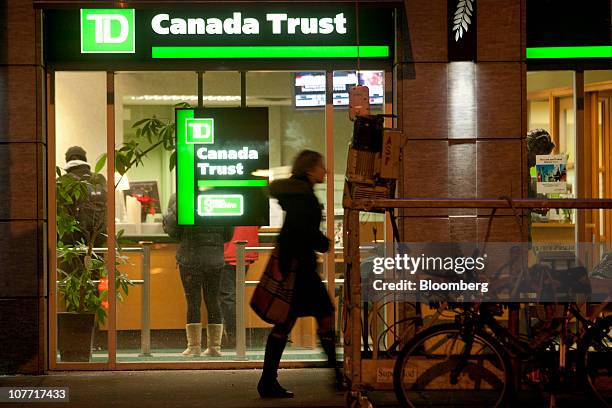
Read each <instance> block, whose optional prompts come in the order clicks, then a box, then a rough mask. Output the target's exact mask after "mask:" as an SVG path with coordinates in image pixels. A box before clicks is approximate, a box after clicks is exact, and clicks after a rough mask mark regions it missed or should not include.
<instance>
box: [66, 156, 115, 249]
mask: <svg viewBox="0 0 612 408" xmlns="http://www.w3.org/2000/svg"><path fill="white" fill-rule="evenodd" d="M66 174H67V175H69V176H71V177H74V178H76V179H77V180H80V181H83V182H87V183H88V184H87V195H85V196H81V198H80V199H79V200H77V201H76V202H75V203H74V205H73V206H72V211H71V212H72V213H73V215H74V217H75V218H76V219H77V221H78V222H79V231H77V232H75V233H73V234H72V235H71V236H67V237H65V238H64V241H66V242H65V243H73V244H74V243H77V242H79V241H83V242H84V243H85V244H86V245H87V244H89V241H90V239H91V237H93V239H94V242H93V244H94V246H96V247H103V246H105V245H106V238H105V235H106V219H107V215H106V214H107V210H106V196H107V193H106V179H105V178H104V176H103V175H101V174H93V173H92V172H91V168H90V167H89V164H87V163H85V162H76V161H71V162H68V163H67V168H66Z"/></svg>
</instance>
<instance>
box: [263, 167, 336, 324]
mask: <svg viewBox="0 0 612 408" xmlns="http://www.w3.org/2000/svg"><path fill="white" fill-rule="evenodd" d="M270 195H271V196H272V197H274V198H276V199H277V200H278V203H279V205H280V206H281V207H282V209H283V210H285V212H286V214H285V222H284V223H283V227H282V229H281V232H280V235H279V237H278V244H277V245H278V248H279V260H280V266H281V270H287V267H288V265H290V262H291V260H292V259H295V260H297V263H298V265H299V266H298V270H297V273H296V282H295V292H294V296H293V303H292V306H291V313H292V314H294V315H295V316H325V315H329V314H331V313H333V310H334V308H333V305H332V303H331V300H330V298H329V295H328V293H327V289H326V288H325V285H323V283H322V282H321V278H320V277H319V275H318V274H317V256H316V253H315V252H327V251H328V249H329V239H328V238H327V237H326V236H325V235H323V233H321V231H320V230H319V225H320V224H321V204H320V203H319V200H318V199H317V197H316V196H315V194H314V190H313V187H312V185H311V184H310V183H309V182H308V180H305V179H302V178H298V177H291V178H288V179H283V180H277V181H274V182H273V183H272V184H271V185H270Z"/></svg>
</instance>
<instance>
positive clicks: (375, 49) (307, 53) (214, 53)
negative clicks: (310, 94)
mask: <svg viewBox="0 0 612 408" xmlns="http://www.w3.org/2000/svg"><path fill="white" fill-rule="evenodd" d="M152 57H153V58H217V59H219V58H357V57H360V58H372V57H379V58H387V57H389V47H388V46H386V45H362V46H356V45H336V46H334V45H327V46H326V45H302V46H296V45H294V46H281V45H278V46H269V47H266V46H249V47H239V46H234V47H153V49H152Z"/></svg>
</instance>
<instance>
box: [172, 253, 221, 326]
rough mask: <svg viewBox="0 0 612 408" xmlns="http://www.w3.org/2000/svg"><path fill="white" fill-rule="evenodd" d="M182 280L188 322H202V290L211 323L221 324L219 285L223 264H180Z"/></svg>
mask: <svg viewBox="0 0 612 408" xmlns="http://www.w3.org/2000/svg"><path fill="white" fill-rule="evenodd" d="M179 271H180V273H181V281H182V282H183V289H184V290H185V298H186V299H187V323H201V322H202V318H201V316H200V305H201V303H202V291H204V301H205V302H206V311H207V312H208V323H209V324H220V323H221V322H222V319H221V308H220V307H219V285H220V282H221V274H222V273H223V266H219V267H216V266H210V265H203V266H198V267H192V266H184V265H180V264H179Z"/></svg>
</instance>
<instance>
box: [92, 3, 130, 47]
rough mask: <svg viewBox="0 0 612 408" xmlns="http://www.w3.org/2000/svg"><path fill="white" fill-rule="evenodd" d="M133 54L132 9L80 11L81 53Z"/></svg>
mask: <svg viewBox="0 0 612 408" xmlns="http://www.w3.org/2000/svg"><path fill="white" fill-rule="evenodd" d="M135 52H136V33H135V20H134V9H81V53H83V54H95V53H100V54H114V53H130V54H133V53H135Z"/></svg>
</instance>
